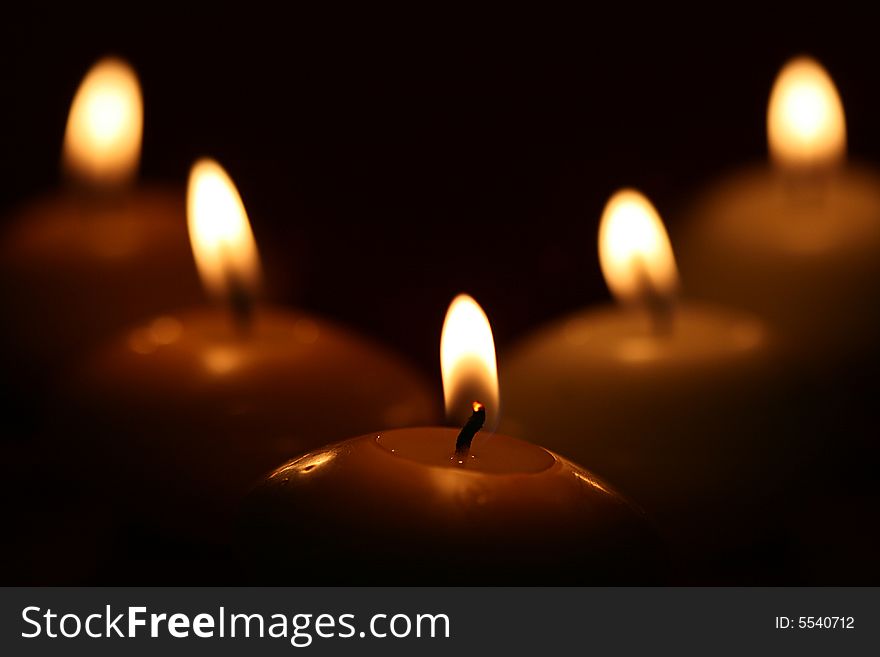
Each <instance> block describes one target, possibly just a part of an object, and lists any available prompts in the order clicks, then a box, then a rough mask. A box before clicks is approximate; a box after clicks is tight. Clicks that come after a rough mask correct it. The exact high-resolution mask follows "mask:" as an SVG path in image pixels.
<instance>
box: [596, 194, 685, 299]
mask: <svg viewBox="0 0 880 657" xmlns="http://www.w3.org/2000/svg"><path fill="white" fill-rule="evenodd" d="M599 263H600V265H601V267H602V274H603V275H604V276H605V282H606V283H607V284H608V287H609V288H610V289H611V292H612V294H614V296H615V297H616V298H617V300H618V301H621V302H625V303H633V302H635V303H643V302H645V301H646V300H647V296H648V295H654V296H660V297H664V298H670V297H672V296H673V295H674V294H675V293H676V291H677V289H678V269H677V267H676V265H675V256H674V255H673V253H672V245H671V244H670V243H669V236H668V235H667V234H666V228H665V227H664V226H663V221H662V220H661V219H660V215H659V214H658V213H657V210H656V209H655V208H654V206H653V205H651V202H650V201H649V200H648V199H647V198H646V197H645V196H644V195H643V194H641V193H640V192H638V191H636V190H634V189H622V190H620V191H618V192H617V193H616V194H614V195H613V196H612V197H611V198H610V199H609V200H608V203H607V204H606V205H605V210H604V211H603V212H602V219H601V221H600V223H599Z"/></svg>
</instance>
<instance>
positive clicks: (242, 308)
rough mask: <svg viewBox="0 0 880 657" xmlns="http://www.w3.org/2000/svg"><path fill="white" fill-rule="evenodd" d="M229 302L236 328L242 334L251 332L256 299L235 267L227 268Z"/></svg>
mask: <svg viewBox="0 0 880 657" xmlns="http://www.w3.org/2000/svg"><path fill="white" fill-rule="evenodd" d="M226 285H227V290H228V294H227V301H228V302H229V308H230V310H231V311H232V318H233V320H234V321H235V326H236V328H238V330H239V331H240V332H241V333H243V334H244V333H248V332H249V331H250V327H251V322H252V320H253V314H254V299H253V296H252V295H251V294H250V292H248V289H247V286H246V285H245V284H244V281H242V279H241V277H240V276H238V275H237V274H236V272H235V268H234V267H227V268H226Z"/></svg>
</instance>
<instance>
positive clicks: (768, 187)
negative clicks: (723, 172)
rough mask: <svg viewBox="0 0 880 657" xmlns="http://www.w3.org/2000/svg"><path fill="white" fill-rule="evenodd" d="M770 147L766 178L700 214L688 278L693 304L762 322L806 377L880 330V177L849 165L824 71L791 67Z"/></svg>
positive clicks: (780, 84) (759, 169)
mask: <svg viewBox="0 0 880 657" xmlns="http://www.w3.org/2000/svg"><path fill="white" fill-rule="evenodd" d="M767 138H768V142H769V150H770V158H771V163H770V165H769V166H768V165H762V166H753V167H751V168H747V169H743V170H740V171H738V172H735V173H734V174H733V175H731V176H729V177H727V178H725V179H723V180H721V181H719V182H718V183H717V184H716V185H714V186H713V187H711V188H710V189H708V190H707V191H706V192H705V193H704V194H703V195H702V196H701V198H700V199H699V200H698V202H696V203H695V204H694V207H693V208H692V212H691V222H690V225H689V230H688V231H686V233H685V235H684V236H683V241H682V248H681V254H682V258H681V260H682V271H683V272H684V273H685V275H686V276H688V280H689V282H690V287H691V289H692V291H693V293H694V294H695V295H696V296H699V297H701V298H704V299H710V300H716V301H720V302H723V303H728V304H731V305H736V306H739V307H742V308H745V309H749V310H752V311H754V312H756V313H759V314H760V315H761V316H762V317H765V318H766V319H767V320H768V321H769V322H771V323H772V324H773V326H774V327H775V328H776V329H778V331H779V332H780V334H781V338H782V339H781V340H780V342H781V343H782V345H783V346H784V348H785V349H786V351H787V352H788V353H789V355H790V356H792V360H793V361H794V362H795V364H796V365H797V366H798V367H811V366H813V365H824V364H826V363H828V362H829V361H830V362H837V361H840V360H843V359H849V358H855V359H861V358H863V356H864V353H865V352H866V351H874V350H876V344H875V343H876V335H877V331H878V328H880V304H878V303H877V299H878V295H880V172H878V171H877V170H875V169H873V168H870V167H868V166H865V165H860V164H853V163H848V162H847V161H846V138H847V136H846V124H845V119H844V113H843V105H842V103H841V100H840V97H839V95H838V93H837V89H836V88H835V86H834V83H833V82H832V80H831V78H830V77H829V75H828V73H827V72H826V71H825V69H823V68H822V67H821V66H820V65H819V64H818V63H817V62H816V61H815V60H812V59H809V58H806V57H800V58H797V59H794V60H792V61H790V62H788V63H787V64H786V65H785V67H783V69H782V71H781V72H780V74H779V77H778V78H777V80H776V83H775V84H774V86H773V91H772V93H771V96H770V102H769V107H768V111H767Z"/></svg>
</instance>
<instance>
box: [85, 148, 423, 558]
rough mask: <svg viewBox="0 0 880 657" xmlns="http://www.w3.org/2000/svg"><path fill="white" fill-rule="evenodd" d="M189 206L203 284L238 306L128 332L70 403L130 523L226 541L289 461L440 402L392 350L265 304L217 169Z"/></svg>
mask: <svg viewBox="0 0 880 657" xmlns="http://www.w3.org/2000/svg"><path fill="white" fill-rule="evenodd" d="M187 205H188V218H189V230H190V234H191V238H192V245H193V252H194V254H195V257H196V260H197V263H198V269H199V272H200V274H201V276H202V280H203V282H204V283H205V287H206V289H207V290H208V291H209V292H210V293H211V294H212V295H213V296H214V297H215V299H216V300H217V301H218V302H221V301H222V302H223V303H224V304H227V305H228V306H229V309H225V308H222V307H210V306H206V307H193V308H190V309H187V310H183V311H181V312H178V313H174V314H168V315H162V316H160V317H157V318H153V319H149V320H146V321H144V322H142V323H140V324H138V325H137V326H134V327H131V328H130V329H129V330H128V331H126V332H124V333H123V334H122V335H120V336H118V337H117V338H115V339H114V340H112V341H110V342H109V343H107V344H105V345H103V346H101V347H100V348H99V349H97V350H96V352H95V353H94V354H92V355H91V356H90V357H89V358H88V362H87V363H85V364H84V365H83V366H82V368H81V369H80V371H78V372H77V374H76V375H75V376H74V377H73V380H72V382H71V384H70V386H69V393H68V394H69V395H70V397H71V398H72V399H73V400H74V402H73V406H74V411H73V412H74V414H75V417H76V418H77V420H76V421H78V422H83V423H84V424H83V426H84V427H86V429H85V431H84V433H89V434H92V435H93V436H94V441H93V444H92V445H91V447H92V452H93V458H94V459H95V462H96V463H97V464H98V465H99V474H98V477H97V479H96V484H97V487H98V488H99V490H98V492H99V493H101V492H102V491H105V490H106V487H107V486H108V485H111V483H112V485H113V486H114V497H116V498H117V500H118V503H119V504H120V507H121V513H123V514H125V515H127V516H129V517H133V518H137V521H136V522H140V523H142V524H143V526H144V527H147V528H152V529H153V530H157V528H158V530H161V531H166V530H169V531H173V533H175V534H179V535H186V536H195V537H197V538H199V539H200V540H201V539H203V538H207V539H210V540H212V541H214V542H216V543H218V544H222V542H223V541H224V540H225V528H226V524H225V523H226V519H227V516H228V514H229V512H230V511H231V510H232V509H233V508H234V505H235V503H236V502H237V500H238V498H239V497H240V496H241V495H243V494H244V492H246V491H247V489H248V487H249V486H250V484H252V483H253V482H254V481H255V480H256V479H257V478H258V477H259V476H260V475H262V474H264V473H265V472H266V471H267V470H268V469H269V468H270V467H272V466H273V465H276V464H277V463H278V461H279V460H280V459H281V458H282V455H285V456H286V455H288V454H290V452H291V451H298V450H303V449H307V448H310V447H315V446H317V445H320V444H323V443H325V442H327V441H328V440H332V439H338V438H340V437H343V436H345V435H350V434H351V433H352V432H356V433H362V432H365V431H369V430H371V429H374V428H376V427H383V426H392V427H394V426H402V425H408V424H411V423H415V422H425V421H430V420H431V419H432V418H433V417H434V404H433V402H432V400H431V396H430V395H429V393H428V392H427V387H426V386H425V384H424V383H423V381H422V379H421V377H420V376H419V375H418V374H417V373H415V372H414V371H412V370H411V369H410V368H409V367H408V366H407V365H406V364H404V363H403V362H401V361H400V360H399V359H398V358H397V357H395V356H394V355H392V354H390V353H388V352H387V351H386V350H384V349H382V348H380V347H378V346H376V345H374V344H372V343H371V342H370V341H368V340H366V339H363V338H361V337H358V336H357V335H355V334H353V333H352V332H351V331H348V330H346V329H344V328H341V327H339V326H336V325H334V324H333V323H331V322H329V321H327V320H324V319H321V318H318V317H314V316H312V315H310V314H308V313H305V312H303V311H299V310H295V311H294V310H284V309H281V308H275V307H272V306H269V305H267V304H260V303H256V300H257V298H258V293H259V285H260V281H261V274H260V268H259V256H258V253H257V248H256V243H255V241H254V238H253V234H252V233H251V229H250V225H249V222H248V218H247V214H246V211H245V207H244V204H243V202H242V200H241V197H240V196H239V194H238V191H237V190H236V188H235V185H234V184H233V182H232V180H231V179H230V178H229V176H228V175H227V173H226V172H225V171H224V170H223V168H222V167H221V166H220V165H219V164H218V163H217V162H215V161H213V160H200V161H198V162H196V163H195V165H194V166H193V168H192V172H191V174H190V179H189V193H188V202H187ZM72 449H74V450H76V451H77V452H80V450H82V449H83V448H82V446H79V445H77V446H72ZM75 458H76V462H82V460H83V458H82V455H81V454H79V453H78V454H77V456H76V457H75ZM104 494H106V492H104ZM182 508H186V509H192V510H195V512H194V513H188V512H187V513H180V512H179V511H178V510H179V509H182Z"/></svg>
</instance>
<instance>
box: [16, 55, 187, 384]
mask: <svg viewBox="0 0 880 657" xmlns="http://www.w3.org/2000/svg"><path fill="white" fill-rule="evenodd" d="M142 132H143V102H142V97H141V89H140V85H139V84H138V80H137V76H136V75H135V72H134V71H133V70H132V68H131V67H130V66H129V65H128V64H126V63H125V62H123V61H120V60H118V59H115V58H106V59H102V60H100V61H99V62H97V63H96V64H95V65H94V66H93V67H92V69H91V70H90V71H89V72H88V74H87V75H86V76H85V79H84V80H83V82H82V84H81V85H80V87H79V89H78V91H77V92H76V95H75V97H74V99H73V103H72V105H71V108H70V114H69V118H68V121H67V129H66V131H65V135H64V147H63V157H62V162H63V168H64V172H65V174H66V178H67V181H68V183H69V185H68V187H67V188H66V189H64V190H63V191H59V192H58V193H55V194H53V195H51V196H46V197H43V198H40V199H36V200H34V201H32V202H30V203H28V204H26V205H25V206H24V207H22V208H21V209H20V211H19V212H18V213H17V214H16V215H15V216H14V217H12V219H11V221H10V222H9V225H8V227H7V229H6V231H5V232H4V233H3V235H2V237H0V273H2V275H0V281H2V282H0V293H2V298H3V305H4V309H5V312H4V321H3V326H2V329H0V331H2V334H3V335H4V339H3V342H4V352H5V353H6V355H7V357H8V358H9V359H10V360H11V361H12V363H11V365H8V367H9V368H10V369H12V370H13V371H16V372H17V373H19V374H20V375H22V376H24V375H25V373H29V374H30V375H32V376H49V375H50V374H52V373H54V372H57V371H58V370H59V369H62V368H63V367H64V366H67V365H69V363H70V362H71V359H72V358H74V357H75V356H76V355H78V354H79V353H81V352H82V349H83V347H84V346H87V345H89V344H95V343H96V342H97V341H99V340H100V339H102V338H103V337H106V336H108V335H109V334H111V333H112V332H114V331H117V330H119V329H121V328H122V327H124V326H126V325H127V324H129V323H131V322H133V321H136V320H138V319H141V318H142V317H144V316H147V315H149V314H152V313H155V312H158V311H161V310H165V309H168V308H175V307H180V306H181V305H186V304H189V303H192V302H193V301H194V300H195V299H198V298H199V288H198V279H197V277H196V273H195V269H194V268H193V265H192V257H191V256H190V254H189V253H188V246H187V241H186V221H185V216H184V195H183V190H179V189H175V188H170V187H157V186H152V187H147V186H144V185H141V184H137V185H135V184H134V182H135V178H136V174H137V169H138V164H139V161H140V153H141V139H142Z"/></svg>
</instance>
